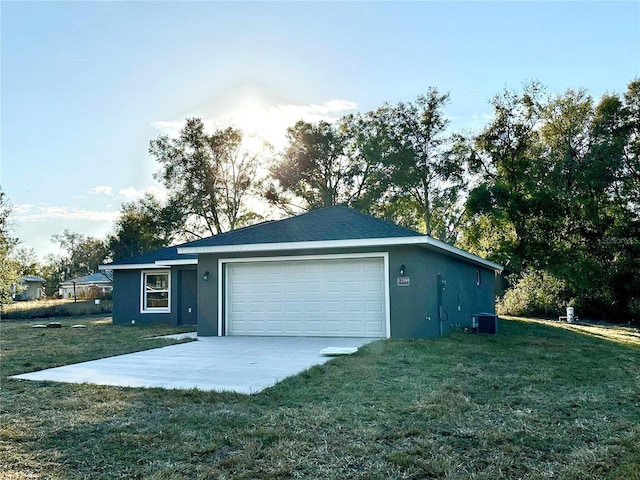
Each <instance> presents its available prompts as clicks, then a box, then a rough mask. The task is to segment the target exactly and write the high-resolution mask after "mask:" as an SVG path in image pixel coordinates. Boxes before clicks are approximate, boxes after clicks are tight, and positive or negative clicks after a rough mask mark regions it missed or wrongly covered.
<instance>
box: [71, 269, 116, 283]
mask: <svg viewBox="0 0 640 480" xmlns="http://www.w3.org/2000/svg"><path fill="white" fill-rule="evenodd" d="M98 282H111V279H110V278H109V277H108V276H107V275H105V274H104V273H102V272H96V273H90V274H89V275H84V276H83V277H77V278H72V279H70V280H65V281H64V282H61V285H67V284H69V285H70V284H72V283H76V284H77V283H98Z"/></svg>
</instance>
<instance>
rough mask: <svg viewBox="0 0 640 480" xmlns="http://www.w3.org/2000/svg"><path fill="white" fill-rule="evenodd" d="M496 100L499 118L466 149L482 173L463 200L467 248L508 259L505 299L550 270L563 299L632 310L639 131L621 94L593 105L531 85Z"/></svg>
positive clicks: (600, 311)
mask: <svg viewBox="0 0 640 480" xmlns="http://www.w3.org/2000/svg"><path fill="white" fill-rule="evenodd" d="M493 105H494V111H495V119H494V121H493V122H492V123H491V124H490V125H489V126H488V127H487V128H486V129H485V130H484V131H483V132H482V133H481V134H480V135H478V137H477V138H476V140H475V149H474V151H473V152H472V155H470V156H469V157H468V162H469V165H470V168H471V169H472V171H474V172H477V174H478V175H479V180H480V181H479V185H478V186H477V187H476V188H475V189H474V190H472V192H471V193H470V195H469V198H468V200H467V203H466V208H467V214H468V217H467V220H468V223H467V228H466V230H465V234H464V236H463V239H462V240H463V242H462V246H463V247H466V248H467V249H469V250H471V251H472V252H474V253H483V252H484V253H487V252H488V253H489V254H490V258H492V259H494V260H496V261H500V262H501V263H503V264H505V265H507V268H508V269H509V270H510V271H511V272H512V275H511V277H510V278H511V285H512V287H513V288H514V291H513V293H512V294H510V296H509V297H508V299H509V300H512V299H514V298H518V299H519V301H520V302H521V301H522V300H523V299H533V297H532V296H531V295H528V294H527V293H526V292H519V291H518V289H524V288H526V289H530V288H531V284H532V282H534V283H535V282H536V281H547V280H548V279H550V278H553V279H555V280H554V281H557V282H558V285H560V284H561V285H562V286H563V288H562V289H556V290H549V292H552V293H553V292H555V293H553V294H554V295H558V296H561V297H562V298H558V299H557V300H558V301H557V302H556V304H557V305H560V304H565V305H566V304H569V303H573V304H574V305H576V306H578V307H580V308H582V309H583V311H585V312H587V313H590V314H592V315H597V316H599V317H603V316H615V317H617V318H625V317H628V316H629V315H630V314H631V311H632V304H633V298H634V293H633V292H634V289H635V291H637V289H638V288H640V283H639V280H638V279H637V275H636V274H635V273H634V272H635V271H636V270H637V264H636V265H634V260H633V259H637V258H638V257H639V255H640V248H639V245H637V244H636V243H635V242H633V241H626V240H628V239H633V238H638V232H640V229H639V227H638V225H639V222H638V216H637V214H634V212H633V202H632V201H630V198H631V197H629V196H628V192H629V183H628V180H627V175H626V170H625V169H628V167H629V164H628V159H629V158H632V156H631V157H629V156H628V153H629V152H630V151H632V148H630V142H631V141H632V139H633V135H632V133H631V132H632V131H633V129H632V128H630V125H629V123H628V122H627V120H626V119H627V118H628V115H629V113H628V112H629V111H628V110H626V109H625V108H626V107H625V105H624V102H623V101H622V100H621V99H620V97H619V96H616V95H605V96H603V97H602V98H601V99H600V101H599V102H598V103H595V102H594V101H593V99H592V98H591V97H590V96H589V95H588V94H587V93H586V92H585V91H582V90H567V91H566V92H564V93H563V94H561V95H557V96H555V97H545V96H544V95H543V90H542V89H541V88H540V87H539V85H537V84H531V85H529V86H527V87H525V89H524V91H523V92H521V93H516V92H504V93H503V94H502V95H500V96H498V97H496V98H495V99H494V102H493ZM625 155H627V156H625ZM631 183H632V184H633V182H631ZM631 188H633V186H631ZM532 272H534V273H535V274H534V273H532ZM540 272H541V273H540ZM538 273H540V274H538ZM542 279H546V280H542ZM543 287H544V286H539V288H540V289H541V290H540V291H542V290H543ZM506 298H507V297H506ZM531 301H533V300H531ZM547 304H550V303H547ZM538 305H541V304H540V303H538ZM525 310H530V309H529V307H527V308H526V309H525Z"/></svg>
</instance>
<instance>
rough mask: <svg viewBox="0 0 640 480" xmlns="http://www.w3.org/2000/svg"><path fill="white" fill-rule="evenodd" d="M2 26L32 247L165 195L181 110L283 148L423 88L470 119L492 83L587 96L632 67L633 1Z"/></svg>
mask: <svg viewBox="0 0 640 480" xmlns="http://www.w3.org/2000/svg"><path fill="white" fill-rule="evenodd" d="M0 24H1V25H0V26H1V64H0V65H1V76H0V106H1V108H0V125H1V127H0V128H1V130H0V187H1V188H2V190H3V191H4V192H5V193H6V194H7V197H8V200H9V202H10V204H11V205H12V206H13V215H12V220H13V236H14V237H18V238H19V239H20V240H21V242H22V246H24V247H26V248H33V249H34V250H35V252H36V254H37V255H38V256H39V257H40V258H41V259H42V258H44V256H45V255H47V254H51V253H54V254H55V253H60V252H59V250H58V248H57V245H56V244H55V243H53V242H52V240H51V237H52V235H54V234H58V233H62V232H63V230H65V229H68V230H70V231H72V232H77V233H81V234H83V235H87V236H92V237H96V238H105V237H106V236H107V234H108V233H109V232H111V231H113V226H114V221H115V220H116V219H117V217H118V214H119V211H120V207H121V205H122V204H123V203H124V202H130V201H132V200H135V199H136V198H139V197H140V196H141V195H142V194H143V193H144V192H147V191H150V192H153V193H155V194H157V195H162V188H161V186H160V185H159V183H158V182H157V181H155V180H154V178H153V174H154V172H156V171H157V170H158V168H159V166H158V164H157V162H156V161H155V160H154V158H153V157H151V156H150V155H149V153H148V147H149V142H150V141H151V140H153V139H155V138H157V137H158V136H159V135H162V134H169V135H174V134H175V133H176V132H177V131H178V130H179V129H180V127H181V125H182V124H183V122H184V120H185V118H187V117H193V116H198V117H201V118H203V119H204V120H205V121H206V123H207V124H208V125H218V126H222V125H228V124H233V125H235V126H237V127H239V128H241V129H242V130H243V131H245V132H246V133H249V134H254V135H258V136H260V137H261V138H264V139H266V140H268V141H270V142H271V143H272V144H274V145H275V146H276V147H282V146H283V145H284V139H285V132H286V128H287V127H290V126H292V125H293V124H294V123H295V122H296V121H297V120H299V119H304V120H307V121H318V120H321V119H323V120H328V121H334V120H336V119H337V118H339V117H340V116H342V115H345V114H348V113H355V112H358V111H360V112H366V111H369V110H372V109H375V108H377V107H378V106H380V105H381V104H382V103H384V102H389V103H396V102H400V101H412V100H415V98H416V97H417V96H418V95H420V94H421V93H425V92H426V91H427V90H428V88H429V87H436V88H437V89H438V90H439V91H441V92H448V93H449V94H450V103H449V105H448V106H447V107H446V109H445V114H446V115H447V117H448V118H449V119H450V120H451V129H452V131H459V130H464V131H469V132H473V131H478V130H479V129H480V128H482V126H483V125H486V124H487V122H488V121H489V120H490V119H491V106H490V103H489V102H490V100H491V98H492V97H493V96H495V95H496V94H498V93H500V92H501V91H503V90H504V89H505V88H508V89H515V90H517V89H519V88H521V87H522V86H523V84H525V83H526V82H528V81H531V80H538V81H540V82H541V83H542V84H543V85H545V86H546V88H547V91H548V92H549V93H551V94H554V93H558V94H560V93H562V92H564V91H565V90H567V89H569V88H573V89H578V88H584V89H586V90H587V91H588V92H589V93H590V94H591V95H592V96H593V97H594V98H595V99H598V98H599V97H601V96H602V95H603V94H605V93H614V92H617V93H623V92H624V91H625V89H626V86H627V85H628V84H629V82H631V81H632V80H633V79H635V78H637V77H640V2H638V1H626V2H615V1H606V2H579V1H571V2H550V1H549V2H542V1H536V2H519V1H513V2H508V1H495V2H481V1H474V2H462V1H449V2H436V1H413V2H366V1H359V2H339V1H332V2H331V1H322V2H313V1H306V2H303V1H298V2H284V1H281V2H266V1H264V2H244V1H235V2H216V1H198V2H185V1H164V2H157V1H139V2H133V1H101V2H91V1H46V2H32V1H16V2H13V1H5V0H2V2H1V3H0Z"/></svg>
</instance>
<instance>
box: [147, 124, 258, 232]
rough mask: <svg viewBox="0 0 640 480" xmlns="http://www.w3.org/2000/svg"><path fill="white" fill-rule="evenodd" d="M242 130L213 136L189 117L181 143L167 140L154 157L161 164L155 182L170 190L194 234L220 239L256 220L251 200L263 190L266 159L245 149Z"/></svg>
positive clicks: (160, 141)
mask: <svg viewBox="0 0 640 480" xmlns="http://www.w3.org/2000/svg"><path fill="white" fill-rule="evenodd" d="M243 138H244V135H243V133H242V131H240V130H238V129H235V128H232V127H228V128H225V129H219V130H216V131H214V132H213V133H211V134H208V133H207V132H205V127H204V123H203V121H202V120H201V119H200V118H188V119H187V121H186V123H185V126H184V127H183V128H182V130H181V131H180V134H179V135H178V137H177V138H169V137H168V136H166V135H161V136H160V137H158V138H157V139H155V140H152V141H151V143H150V146H149V153H150V154H151V155H152V156H154V157H155V158H156V160H157V161H158V163H159V164H160V165H161V167H162V168H161V170H160V171H159V172H157V173H156V175H155V178H157V179H158V180H160V181H162V182H163V184H164V186H165V187H166V188H167V189H168V190H169V193H170V200H169V201H170V203H171V204H172V205H173V206H174V207H175V208H176V209H178V211H179V212H180V213H181V214H182V216H183V217H184V218H185V226H186V230H187V231H188V232H189V233H190V234H192V235H194V236H200V235H202V234H209V235H215V234H217V233H221V232H224V231H226V230H229V229H230V230H233V229H235V228H237V227H239V226H242V225H243V223H244V222H245V221H247V220H249V221H250V220H251V219H255V215H254V214H252V212H251V211H250V210H249V209H248V206H247V199H248V197H249V195H251V194H252V193H253V192H254V190H256V189H257V187H258V185H259V183H260V182H259V181H258V179H257V173H258V163H259V161H260V160H261V159H260V158H258V156H257V155H256V154H254V153H251V152H249V151H247V150H246V149H245V148H244V147H243Z"/></svg>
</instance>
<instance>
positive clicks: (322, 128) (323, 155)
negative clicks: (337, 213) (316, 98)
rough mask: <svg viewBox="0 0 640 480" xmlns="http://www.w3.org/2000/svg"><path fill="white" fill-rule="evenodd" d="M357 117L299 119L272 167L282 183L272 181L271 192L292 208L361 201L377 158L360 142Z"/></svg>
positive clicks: (276, 200) (277, 202)
mask: <svg viewBox="0 0 640 480" xmlns="http://www.w3.org/2000/svg"><path fill="white" fill-rule="evenodd" d="M355 122H356V120H355V117H345V118H343V119H341V121H340V122H339V123H338V124H332V123H329V122H326V121H320V122H318V123H315V124H312V123H308V122H304V121H302V120H301V121H299V122H297V123H296V124H295V125H294V126H293V127H291V128H289V129H288V130H287V139H288V146H287V148H286V150H285V151H284V153H283V155H282V158H281V161H280V163H278V164H277V165H275V166H274V167H273V168H272V169H271V176H272V178H273V179H274V180H276V181H277V183H278V185H277V186H276V185H274V184H272V185H270V187H269V189H268V191H267V194H266V197H267V200H268V201H269V202H270V203H271V204H273V205H276V206H279V207H281V208H283V209H284V210H285V211H288V212H290V213H291V211H292V210H293V209H292V208H291V207H294V206H296V204H297V206H298V208H302V209H305V210H312V209H314V208H320V207H328V206H332V205H339V204H346V205H352V206H359V207H360V209H361V210H364V208H362V207H363V205H361V204H360V205H358V202H362V200H363V199H364V197H365V196H366V195H367V194H368V193H369V189H368V186H369V180H370V178H371V172H372V170H373V167H374V165H375V160H374V161H371V159H370V158H369V157H368V156H367V155H366V152H365V151H364V149H363V148H361V147H360V148H358V147H359V145H358V143H357V142H358V139H357V138H356V135H355V133H356V132H357V130H356V129H355V128H354V125H355Z"/></svg>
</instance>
